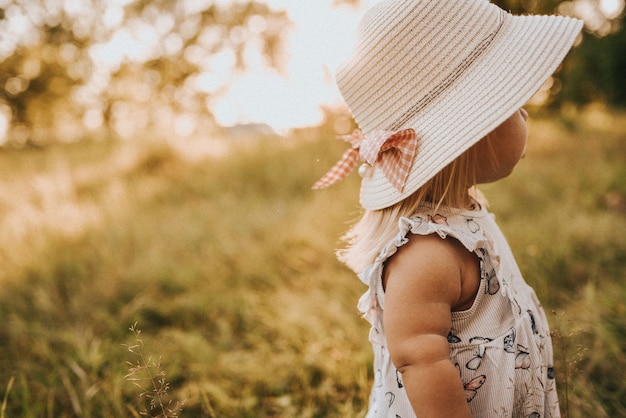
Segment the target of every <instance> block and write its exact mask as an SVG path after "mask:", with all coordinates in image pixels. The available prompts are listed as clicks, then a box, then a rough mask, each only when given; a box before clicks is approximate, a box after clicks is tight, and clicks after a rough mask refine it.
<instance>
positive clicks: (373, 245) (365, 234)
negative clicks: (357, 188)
mask: <svg viewBox="0 0 626 418" xmlns="http://www.w3.org/2000/svg"><path fill="white" fill-rule="evenodd" d="M487 152H488V153H489V154H492V149H491V147H487ZM490 157H491V155H490ZM488 160H489V161H490V162H495V161H494V159H493V158H489V159H488ZM478 169H479V167H478V161H477V149H476V147H472V148H470V149H469V150H468V151H466V152H465V153H463V154H461V156H459V157H458V158H457V159H455V160H454V161H453V162H452V163H450V164H449V165H448V166H446V167H445V168H444V169H443V170H441V171H440V172H439V173H437V174H436V175H435V176H434V177H433V178H432V179H430V180H429V181H428V182H427V183H426V184H424V185H423V186H422V187H420V188H419V189H418V190H417V191H415V193H413V194H412V195H410V196H409V197H407V198H406V199H404V200H402V201H400V202H398V203H396V204H395V205H392V206H389V207H387V208H384V209H380V210H366V211H365V212H364V213H363V216H362V217H361V219H360V220H359V221H357V223H356V224H354V226H353V227H352V228H351V229H350V230H349V231H348V232H347V233H346V234H345V235H344V236H343V237H342V240H344V241H345V242H347V243H348V246H347V247H346V248H345V249H342V250H339V251H338V252H337V257H338V258H339V260H340V261H342V262H343V263H345V264H346V265H347V266H348V267H349V268H350V269H352V270H353V271H355V272H357V273H360V272H361V271H362V270H363V269H364V268H365V267H367V266H368V265H369V264H371V263H373V262H374V260H375V258H376V256H377V255H378V254H379V253H380V251H381V250H382V248H383V246H384V245H386V244H387V243H389V241H390V240H391V239H392V238H393V237H394V236H395V235H396V234H397V233H398V221H399V220H400V218H402V217H408V216H411V215H413V214H414V213H415V212H416V210H417V209H418V208H419V207H420V206H426V207H430V208H431V215H433V216H434V215H435V212H436V211H437V210H438V209H439V207H441V206H444V207H451V208H463V207H466V206H467V205H468V199H471V200H473V201H475V202H477V203H479V204H482V205H485V204H486V200H485V199H484V197H483V195H482V194H481V193H480V191H479V190H478V189H477V188H476V180H477V172H478Z"/></svg>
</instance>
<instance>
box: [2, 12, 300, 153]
mask: <svg viewBox="0 0 626 418" xmlns="http://www.w3.org/2000/svg"><path fill="white" fill-rule="evenodd" d="M288 27H289V21H288V18H287V15H286V13H285V12H283V11H275V10H273V9H271V8H270V7H269V6H267V5H266V4H265V3H263V2H260V1H255V0H248V1H237V2H227V3H226V4H225V5H224V2H214V1H212V0H184V1H177V0H151V1H147V0H122V1H119V2H109V1H107V0H81V1H80V2H60V1H58V0H4V1H1V0H0V33H2V34H3V36H2V37H0V116H2V113H4V114H5V115H6V114H10V115H11V119H12V124H13V126H14V128H16V129H15V130H14V136H13V139H15V140H17V141H19V142H24V141H35V142H40V141H42V140H43V138H47V137H48V136H49V135H50V132H46V134H45V135H43V134H42V135H38V130H39V129H40V128H43V127H51V126H57V125H60V126H64V127H65V128H64V129H62V130H60V131H57V134H59V135H60V136H64V135H69V136H70V137H71V136H73V133H72V132H71V131H70V130H68V128H67V127H68V126H71V125H73V124H74V125H75V124H76V122H80V124H86V125H88V126H94V127H95V126H101V125H105V126H113V127H115V125H116V124H121V123H122V122H121V120H122V119H123V117H124V116H125V115H127V114H128V113H129V112H130V111H131V110H137V111H138V112H137V114H139V115H140V117H138V119H135V120H134V121H133V122H134V124H135V125H137V126H140V127H144V128H147V127H149V126H151V125H154V124H155V123H158V122H159V118H160V117H162V116H163V115H164V114H166V112H165V111H163V109H170V110H173V111H174V112H189V113H192V114H197V115H204V116H206V117H210V109H209V108H210V106H211V100H213V99H214V98H215V97H216V96H218V95H219V94H220V93H222V92H223V90H224V89H225V87H226V86H227V85H228V84H229V82H230V81H231V78H232V76H233V74H235V73H236V72H237V71H239V70H241V69H243V68H244V67H245V66H246V65H247V60H248V59H252V58H250V56H252V54H253V50H258V51H260V52H259V54H257V55H260V58H258V57H257V58H256V59H261V60H263V61H264V62H265V63H266V64H267V65H268V66H274V67H277V66H279V65H280V58H281V52H282V47H283V45H282V43H283V41H282V40H283V39H284V37H283V34H284V32H285V31H286V30H287V29H288ZM131 108H133V109H131ZM141 115H143V117H142V116H141Z"/></svg>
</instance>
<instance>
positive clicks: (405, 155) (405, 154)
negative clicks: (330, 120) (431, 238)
mask: <svg viewBox="0 0 626 418" xmlns="http://www.w3.org/2000/svg"><path fill="white" fill-rule="evenodd" d="M340 138H341V139H343V140H345V141H347V142H350V143H351V144H352V147H351V148H350V149H348V150H346V151H345V152H344V153H343V155H342V156H341V159H340V160H339V162H337V164H335V165H334V166H333V167H332V168H331V169H330V170H329V171H328V172H327V173H326V174H325V175H324V176H323V177H322V178H321V179H319V180H318V181H317V182H316V183H315V184H314V185H313V188H314V189H323V188H325V187H328V186H331V185H333V184H335V183H336V182H338V181H339V180H342V179H343V178H345V177H346V176H347V175H348V174H350V172H351V171H352V170H354V167H356V165H357V164H358V162H359V160H360V159H362V160H363V161H365V163H367V164H369V165H370V166H373V165H374V164H379V166H380V168H381V169H382V171H383V174H384V175H385V177H386V178H387V180H389V182H390V183H391V184H392V185H393V187H395V188H396V190H398V191H399V192H402V189H403V188H404V185H405V184H406V180H407V178H408V176H409V172H410V170H411V165H412V164H413V159H414V157H415V152H416V151H417V137H416V134H415V131H414V130H413V129H403V130H400V131H383V130H380V131H375V132H373V133H372V134H371V135H368V137H367V138H364V137H363V133H362V132H361V131H360V130H359V129H357V130H355V131H354V132H353V133H352V134H351V135H345V136H342V137H340Z"/></svg>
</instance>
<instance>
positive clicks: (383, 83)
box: [314, 0, 582, 418]
mask: <svg viewBox="0 0 626 418" xmlns="http://www.w3.org/2000/svg"><path fill="white" fill-rule="evenodd" d="M581 27H582V22H581V21H579V20H576V19H571V18H566V17H558V16H513V15H510V14H508V13H506V12H504V11H503V10H501V9H500V8H498V7H497V6H495V5H492V4H490V3H489V2H488V1H487V0H436V1H427V0H387V1H383V2H381V3H380V4H378V5H377V6H375V7H374V8H372V9H371V10H370V11H368V13H367V14H366V15H365V17H364V19H363V20H362V22H361V24H360V26H359V30H358V37H357V42H356V47H355V51H354V52H353V54H352V55H351V58H350V59H349V61H348V62H347V63H346V64H344V65H343V66H342V67H341V68H340V69H339V70H338V72H337V84H338V86H339V89H340V90H341V93H342V95H343V97H344V99H345V100H346V102H347V104H348V105H349V107H350V109H351V111H352V113H353V115H354V118H355V120H356V122H357V123H358V125H359V127H360V130H357V131H355V133H353V134H352V135H351V136H350V137H348V138H347V139H348V140H349V141H350V142H351V144H352V147H351V148H350V149H349V150H348V151H346V153H345V154H344V156H343V157H342V159H341V161H340V162H339V163H338V164H337V165H335V167H333V168H332V169H331V170H330V171H329V172H328V173H327V174H326V175H325V176H324V177H323V178H322V179H320V181H318V183H316V184H315V186H314V188H321V187H326V186H328V185H330V184H332V183H334V182H336V181H338V180H340V179H341V178H343V177H345V176H346V175H347V174H348V173H349V172H350V171H351V170H352V169H353V168H354V167H356V165H358V164H359V160H360V161H361V166H360V167H359V174H360V175H361V176H362V177H363V179H362V185H361V195H360V202H361V205H362V206H363V207H364V208H365V209H366V211H365V213H364V215H363V217H362V218H361V220H360V221H359V222H358V223H357V224H356V225H355V226H354V227H353V228H352V230H351V231H350V232H349V233H348V234H347V239H348V241H349V243H350V245H349V247H348V248H347V249H345V250H343V251H342V252H340V258H341V260H342V261H343V262H345V263H346V264H347V265H348V266H349V267H350V268H352V269H353V270H355V271H356V272H357V273H359V277H360V279H361V280H362V281H363V282H364V283H365V284H366V285H368V286H369V289H368V290H367V292H366V293H365V294H364V295H363V296H362V297H361V299H360V301H359V305H358V306H359V309H360V310H361V311H362V312H363V314H364V316H365V318H366V319H367V320H368V321H369V322H370V323H371V326H372V328H371V332H370V341H371V342H372V345H373V348H374V385H373V388H372V392H371V398H370V404H369V413H368V415H367V416H368V417H401V418H408V417H415V416H418V417H420V418H427V417H470V416H474V417H523V418H543V417H559V416H560V413H559V405H558V399H557V393H556V388H555V382H554V370H553V363H552V345H551V341H550V334H549V330H548V323H547V321H546V317H545V315H544V312H543V310H542V308H541V305H540V304H539V302H538V300H537V297H536V296H535V293H534V291H533V290H532V289H531V288H530V287H529V286H528V285H527V284H526V282H525V281H524V279H523V278H522V275H521V273H520V270H519V269H518V267H517V264H516V262H515V259H514V258H513V255H512V254H511V250H510V249H509V246H508V244H507V242H506V240H505V238H504V237H503V236H502V233H501V232H500V229H499V228H498V226H497V225H496V223H495V221H494V217H493V216H492V215H491V214H490V213H488V212H487V210H486V209H485V202H484V200H483V199H482V197H481V195H480V193H479V192H478V191H477V189H476V188H475V185H476V184H480V183H488V182H493V181H496V180H499V179H501V178H504V177H506V176H508V175H509V174H510V173H511V172H512V170H513V168H514V167H515V165H516V164H517V163H518V161H519V160H520V159H521V158H523V157H524V152H525V149H526V138H527V132H526V119H527V117H528V115H527V113H526V112H525V111H524V110H523V109H521V107H522V105H523V104H524V103H525V102H527V101H528V100H529V99H530V97H531V96H532V95H533V94H534V93H535V92H536V91H537V90H538V89H539V88H540V87H541V86H542V84H543V83H544V82H545V81H546V80H547V79H548V78H549V77H550V75H551V74H552V73H553V72H554V71H555V70H556V68H557V66H558V65H559V63H560V62H561V61H562V60H563V59H564V57H565V55H566V54H567V51H568V50H569V49H570V48H571V46H572V45H573V43H574V41H575V39H576V38H577V36H578V34H579V32H580V30H581Z"/></svg>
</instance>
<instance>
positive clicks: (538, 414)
mask: <svg viewBox="0 0 626 418" xmlns="http://www.w3.org/2000/svg"><path fill="white" fill-rule="evenodd" d="M423 212H427V210H424V211H423ZM398 226H399V233H398V235H397V236H396V237H395V238H394V239H393V240H392V241H391V242H390V243H389V244H388V245H386V246H385V247H384V248H383V250H382V251H381V253H380V255H379V256H378V258H377V259H376V261H375V262H374V263H373V264H371V265H370V266H368V267H367V268H366V269H365V270H364V271H363V272H362V273H361V274H360V275H359V278H360V279H361V280H362V281H363V282H364V283H365V284H366V285H368V286H369V288H368V290H367V292H365V294H364V295H363V296H362V297H361V299H360V300H359V305H358V307H359V310H360V311H361V312H362V313H363V314H364V317H365V318H366V319H367V320H368V321H369V322H370V324H371V326H372V327H371V331H370V337H369V338H370V341H371V343H372V345H373V348H374V379H375V380H374V385H373V387H372V392H371V396H370V404H369V412H368V415H367V417H368V418H373V417H392V418H410V417H415V414H414V412H413V409H412V408H411V404H410V402H409V399H408V397H407V395H406V392H405V390H404V383H403V382H402V376H401V375H400V373H399V372H398V371H397V369H396V368H395V367H394V365H393V363H392V361H391V359H390V357H389V353H388V351H387V343H386V338H385V330H384V328H383V315H384V310H385V293H384V291H383V287H382V272H383V267H384V263H385V261H386V260H387V259H388V258H389V257H391V256H393V255H394V254H395V253H396V251H397V250H398V248H399V247H401V246H402V245H404V244H405V243H407V242H408V239H407V236H408V235H409V234H417V235H428V234H438V235H439V236H440V237H441V238H447V237H452V238H455V239H457V240H458V241H459V242H461V243H462V244H463V245H464V246H465V248H467V250H468V251H471V252H473V253H475V254H476V255H477V256H478V257H479V259H480V269H481V282H480V288H479V290H478V294H477V296H476V299H475V301H474V303H473V305H472V307H471V308H470V309H469V310H467V311H463V312H453V313H452V327H451V329H450V333H449V334H448V343H449V345H450V359H451V360H452V362H453V363H454V364H455V365H456V366H457V368H458V370H459V373H460V375H461V381H462V383H463V385H464V388H465V394H466V397H467V402H468V403H469V406H470V409H471V411H472V414H473V416H474V417H475V418H477V417H515V418H518V417H520V418H521V417H523V418H544V417H545V418H550V417H552V418H557V417H560V413H559V405H558V398H557V392H556V385H555V381H554V369H553V362H552V357H553V356H552V343H551V340H550V333H549V329H548V323H547V320H546V317H545V314H544V311H543V309H542V308H541V305H540V303H539V301H538V300H537V297H536V295H535V292H534V291H533V289H532V288H531V287H530V286H528V285H527V284H526V282H525V281H524V279H523V278H522V275H521V273H520V270H519V268H518V266H517V263H516V262H515V259H514V257H513V255H512V253H511V250H510V248H509V245H508V243H507V242H506V240H505V238H504V236H503V235H502V233H501V231H500V228H499V227H498V225H497V224H496V222H495V219H494V216H493V215H492V214H491V213H489V212H487V210H485V209H484V208H483V209H480V210H477V211H460V210H455V209H440V210H439V212H438V213H437V215H435V216H430V215H426V214H422V213H417V214H416V215H414V216H412V217H410V218H402V219H400V221H399V224H398ZM418 384H419V385H427V384H428V382H420V383H418Z"/></svg>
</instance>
